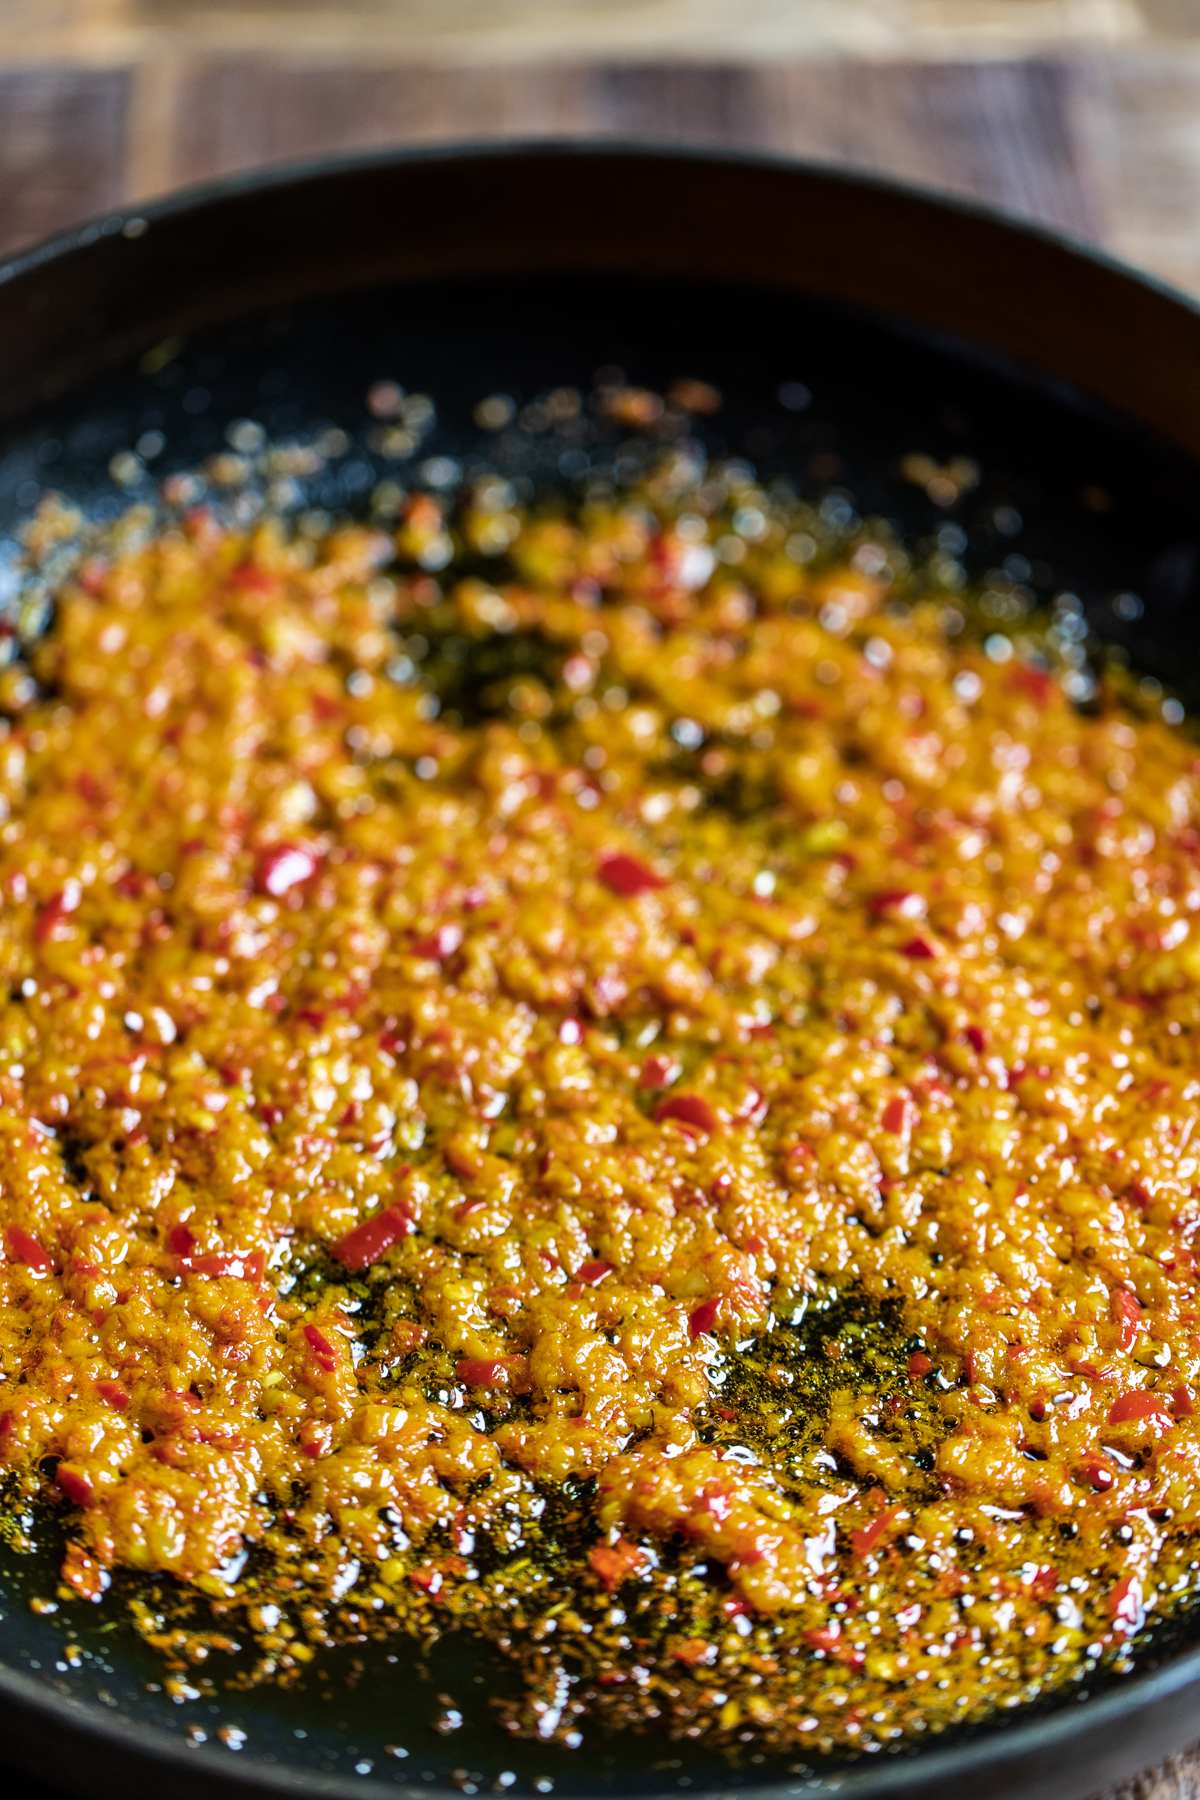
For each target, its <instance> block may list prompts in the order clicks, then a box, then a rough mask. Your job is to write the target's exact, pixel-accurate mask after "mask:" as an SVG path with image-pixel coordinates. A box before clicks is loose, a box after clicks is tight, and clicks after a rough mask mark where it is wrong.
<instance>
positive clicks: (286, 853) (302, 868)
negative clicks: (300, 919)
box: [255, 844, 317, 900]
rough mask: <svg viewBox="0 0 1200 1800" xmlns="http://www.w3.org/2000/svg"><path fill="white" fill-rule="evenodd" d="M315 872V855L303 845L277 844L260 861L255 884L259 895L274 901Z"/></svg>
mask: <svg viewBox="0 0 1200 1800" xmlns="http://www.w3.org/2000/svg"><path fill="white" fill-rule="evenodd" d="M316 872H317V855H316V852H315V851H313V850H310V849H309V848H308V847H307V846H306V845H305V844H279V845H278V846H277V847H276V848H275V849H274V850H268V851H267V853H266V855H265V856H264V857H263V858H262V859H261V860H260V862H259V865H258V870H257V874H256V877H255V879H256V882H257V885H258V888H259V891H260V893H263V894H270V895H272V896H273V898H275V899H276V900H278V899H280V898H281V896H282V895H284V894H286V893H287V892H288V891H289V890H290V889H291V888H294V887H299V885H300V884H301V882H304V881H311V880H312V878H313V876H314V875H315V874H316Z"/></svg>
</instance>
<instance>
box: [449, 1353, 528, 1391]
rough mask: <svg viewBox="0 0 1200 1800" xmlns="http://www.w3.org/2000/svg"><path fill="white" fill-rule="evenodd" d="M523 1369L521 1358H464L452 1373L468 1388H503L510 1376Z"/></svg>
mask: <svg viewBox="0 0 1200 1800" xmlns="http://www.w3.org/2000/svg"><path fill="white" fill-rule="evenodd" d="M524 1368H525V1358H524V1357H523V1356H491V1357H487V1356H481V1357H466V1358H464V1359H463V1361H462V1362H458V1363H455V1365H454V1372H455V1374H456V1375H457V1377H458V1379H459V1380H460V1381H463V1382H465V1383H466V1385H467V1386H468V1387H486V1388H491V1387H504V1386H505V1385H506V1384H507V1381H508V1377H509V1375H510V1374H519V1373H521V1372H522V1371H523V1370H524Z"/></svg>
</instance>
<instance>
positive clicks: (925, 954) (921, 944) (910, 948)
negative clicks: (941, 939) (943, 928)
mask: <svg viewBox="0 0 1200 1800" xmlns="http://www.w3.org/2000/svg"><path fill="white" fill-rule="evenodd" d="M901 948H902V949H903V951H904V954H905V956H911V957H913V958H914V959H915V960H916V961H917V962H932V961H933V960H934V958H935V957H936V956H937V951H936V950H935V949H934V947H933V945H932V944H931V943H930V941H929V939H928V938H923V937H915V938H909V940H908V942H907V944H904V945H902V946H901Z"/></svg>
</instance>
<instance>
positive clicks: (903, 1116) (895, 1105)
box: [882, 1094, 912, 1137]
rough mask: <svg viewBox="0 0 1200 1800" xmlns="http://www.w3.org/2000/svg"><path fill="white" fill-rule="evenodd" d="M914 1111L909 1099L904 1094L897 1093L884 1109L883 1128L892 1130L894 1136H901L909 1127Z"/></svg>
mask: <svg viewBox="0 0 1200 1800" xmlns="http://www.w3.org/2000/svg"><path fill="white" fill-rule="evenodd" d="M911 1120H912V1112H911V1108H910V1106H909V1103H908V1099H907V1097H906V1096H905V1095H904V1094H896V1095H894V1096H893V1098H892V1099H891V1100H889V1101H888V1103H887V1105H886V1106H885V1107H884V1109H883V1120H882V1124H883V1129H884V1130H885V1131H890V1132H891V1133H892V1136H893V1137H900V1136H901V1135H902V1134H903V1133H904V1132H905V1131H906V1130H907V1129H908V1127H909V1125H910V1123H911Z"/></svg>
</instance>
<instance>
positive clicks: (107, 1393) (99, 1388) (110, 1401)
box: [96, 1381, 129, 1412]
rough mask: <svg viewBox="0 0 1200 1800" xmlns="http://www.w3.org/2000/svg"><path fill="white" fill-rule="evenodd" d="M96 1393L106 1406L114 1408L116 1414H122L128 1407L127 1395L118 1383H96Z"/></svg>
mask: <svg viewBox="0 0 1200 1800" xmlns="http://www.w3.org/2000/svg"><path fill="white" fill-rule="evenodd" d="M96 1392H97V1393H98V1394H99V1396H100V1398H101V1399H102V1400H103V1401H105V1402H106V1404H107V1405H109V1406H111V1407H115V1409H116V1411H117V1412H124V1411H125V1409H126V1407H127V1406H128V1405H129V1395H128V1393H127V1392H126V1391H125V1389H124V1388H123V1387H122V1386H121V1384H120V1382H119V1381H98V1382H97V1383H96Z"/></svg>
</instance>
